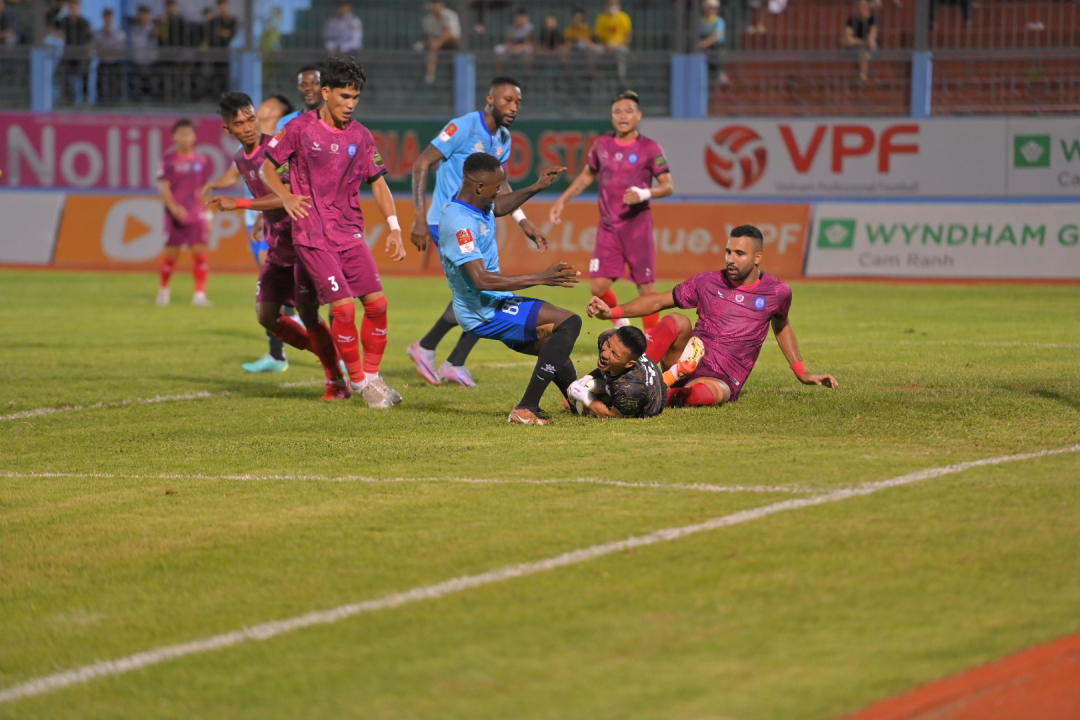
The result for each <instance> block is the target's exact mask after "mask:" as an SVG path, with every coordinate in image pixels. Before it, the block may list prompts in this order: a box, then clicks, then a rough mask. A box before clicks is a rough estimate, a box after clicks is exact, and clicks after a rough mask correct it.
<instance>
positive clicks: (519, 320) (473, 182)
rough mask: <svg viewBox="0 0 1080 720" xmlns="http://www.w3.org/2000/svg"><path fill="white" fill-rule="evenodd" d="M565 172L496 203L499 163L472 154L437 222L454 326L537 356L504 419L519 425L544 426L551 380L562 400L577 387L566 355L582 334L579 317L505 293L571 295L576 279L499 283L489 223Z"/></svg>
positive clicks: (540, 276) (565, 269)
mask: <svg viewBox="0 0 1080 720" xmlns="http://www.w3.org/2000/svg"><path fill="white" fill-rule="evenodd" d="M565 169H566V168H556V167H549V168H544V170H543V171H541V173H540V179H539V180H537V181H536V182H535V183H534V184H532V185H531V186H529V187H527V188H523V189H521V190H515V191H514V192H511V193H505V194H503V195H499V188H500V187H501V186H502V184H503V180H504V179H505V178H506V174H505V172H504V171H503V168H502V163H501V162H500V161H499V159H498V158H497V157H495V156H493V155H488V154H487V153H484V152H478V153H473V154H472V155H470V156H469V157H468V158H466V159H465V165H464V166H463V168H462V170H463V178H462V182H461V190H459V191H458V194H457V197H455V198H454V199H453V200H451V201H450V202H449V203H447V204H446V207H445V208H444V209H443V213H442V216H441V217H440V220H439V255H440V257H441V258H442V264H443V270H444V271H445V272H446V279H447V282H448V283H449V285H450V290H451V292H452V293H453V295H454V300H453V305H454V315H455V317H457V321H458V324H460V325H461V327H462V329H464V330H466V331H468V332H471V333H473V334H475V335H476V336H478V337H482V338H489V339H491V340H501V341H502V342H503V343H504V344H505V345H506V346H507V347H508V348H510V349H511V350H515V351H517V352H519V353H524V354H526V355H536V356H537V358H536V368H535V369H534V370H533V375H532V378H531V379H530V380H529V386H528V387H527V388H526V390H525V395H524V396H523V397H522V398H521V402H520V403H518V405H517V407H515V408H514V409H513V410H511V411H510V416H509V417H508V418H507V420H508V421H509V422H511V423H517V424H519V425H547V424H548V421H547V419H546V418H545V417H544V413H543V411H541V410H540V398H542V397H543V395H544V390H546V389H547V386H548V385H550V384H551V382H552V381H553V380H554V381H555V384H556V385H557V386H558V388H559V390H561V391H562V393H563V397H566V392H567V390H568V389H569V387H570V384H571V383H572V382H574V380H576V379H577V370H575V369H574V363H573V362H571V360H570V353H571V352H572V351H573V349H574V342H575V341H576V340H577V336H578V333H580V332H581V316H580V315H575V314H574V313H572V312H570V311H569V310H563V309H562V308H560V307H555V306H554V305H552V304H550V303H546V302H544V301H543V300H534V299H532V298H523V297H518V296H516V295H514V293H513V292H511V291H513V290H522V289H524V288H528V287H534V286H536V285H553V286H555V287H571V286H572V285H574V284H575V283H577V281H578V276H580V275H581V273H579V272H578V271H576V270H574V268H572V267H570V265H568V264H566V263H564V262H562V261H559V262H556V263H554V264H553V265H552V266H551V267H549V268H548V269H547V270H544V271H543V272H538V273H532V274H529V275H503V274H502V272H501V270H500V269H499V246H498V244H496V242H495V218H496V216H502V215H509V214H510V213H512V212H513V211H514V210H516V209H518V207H520V206H521V204H522V203H524V202H525V201H526V200H528V199H529V198H531V197H532V196H533V195H535V194H536V193H538V192H540V191H541V190H544V189H545V188H547V187H549V186H550V185H551V183H552V182H554V181H555V178H557V177H558V176H559V174H560V173H562V172H563V170H565Z"/></svg>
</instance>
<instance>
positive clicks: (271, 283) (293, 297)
mask: <svg viewBox="0 0 1080 720" xmlns="http://www.w3.org/2000/svg"><path fill="white" fill-rule="evenodd" d="M218 112H219V113H220V114H221V119H222V120H223V121H224V122H225V131H226V132H228V133H229V134H230V135H232V136H233V137H234V138H236V140H237V141H239V142H240V148H239V149H238V150H237V151H236V154H235V155H234V156H233V163H234V166H235V167H236V168H237V171H238V175H239V176H240V177H242V178H243V179H244V183H245V184H246V185H247V188H248V191H249V192H250V193H251V194H252V195H253V196H254V198H230V197H226V196H224V195H217V196H215V197H213V198H211V200H210V201H209V204H210V205H212V206H213V207H216V208H217V209H218V210H235V209H237V208H244V209H248V210H256V211H261V212H262V214H263V215H264V216H265V224H266V242H267V246H268V247H269V250H268V251H267V253H266V259H265V261H264V262H263V264H262V268H261V270H260V272H259V282H258V283H257V285H256V295H255V311H256V314H257V315H258V318H259V323H260V324H261V325H262V326H263V327H264V328H266V331H267V332H268V333H273V334H274V336H275V337H277V338H280V339H281V340H283V341H285V342H287V343H289V344H290V345H292V346H293V347H295V348H299V349H300V350H310V351H311V352H313V353H314V354H315V356H316V357H318V358H319V361H320V362H321V363H322V366H323V370H324V372H325V374H326V394H325V395H323V399H324V400H336V399H339V398H347V397H349V396H350V394H351V393H350V391H349V385H348V383H347V382H346V381H345V379H344V377H343V376H342V373H341V370H340V369H339V368H338V358H337V350H336V349H335V346H334V340H333V338H332V337H331V335H330V329H329V328H328V327H327V326H326V324H325V323H323V322H321V321H320V319H319V303H318V302H317V301H316V299H315V298H314V297H312V295H311V292H310V288H311V285H312V283H311V279H310V278H309V277H308V276H307V274H306V273H305V272H304V270H303V268H301V267H298V266H297V265H298V260H297V257H296V249H295V248H294V247H293V242H292V220H291V219H290V218H289V215H288V213H286V212H285V210H284V209H283V205H282V202H281V198H279V197H278V196H277V195H275V194H273V193H272V192H270V190H269V188H267V187H266V185H265V184H264V183H263V181H262V178H261V177H260V175H259V172H260V170H261V169H262V166H263V163H264V162H265V161H266V148H267V146H268V145H269V143H270V138H271V137H272V136H271V135H267V134H265V133H263V132H262V131H261V129H260V127H259V120H258V117H257V115H256V114H255V107H254V105H253V103H252V102H251V98H250V97H248V96H247V95H245V94H244V93H240V92H230V93H225V94H224V95H222V96H221V102H219V103H218ZM303 200H304V204H305V205H306V202H307V199H306V198H303ZM302 288H306V289H307V292H305V291H304V290H302ZM290 306H295V307H296V308H298V309H299V310H300V315H301V317H302V318H303V320H304V325H306V328H305V327H304V326H302V325H300V324H299V323H298V322H296V321H295V320H293V319H292V318H291V317H289V316H288V315H284V314H282V310H283V309H284V308H286V307H290Z"/></svg>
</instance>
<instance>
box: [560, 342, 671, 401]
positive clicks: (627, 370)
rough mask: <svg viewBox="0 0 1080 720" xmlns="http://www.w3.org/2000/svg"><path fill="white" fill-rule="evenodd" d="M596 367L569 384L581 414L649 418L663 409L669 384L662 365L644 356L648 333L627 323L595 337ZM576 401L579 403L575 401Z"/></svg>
mask: <svg viewBox="0 0 1080 720" xmlns="http://www.w3.org/2000/svg"><path fill="white" fill-rule="evenodd" d="M596 344H597V346H598V347H599V349H600V356H599V357H598V358H597V361H596V369H595V370H593V371H592V372H591V373H589V374H588V375H585V376H584V377H582V378H579V379H578V380H575V381H574V382H573V383H572V384H571V385H570V390H569V393H568V394H569V396H570V402H573V403H574V407H575V408H576V410H577V412H578V414H579V415H582V416H584V417H599V418H647V417H653V416H655V415H659V414H660V413H662V412H663V411H664V405H665V403H666V401H667V385H665V384H664V381H663V380H662V379H661V377H660V368H658V367H657V366H656V363H655V362H653V361H652V360H650V359H649V358H648V356H646V355H645V351H646V349H647V346H648V340H646V339H645V333H643V332H641V331H640V330H638V329H637V328H636V327H633V326H630V325H627V326H624V327H620V328H611V329H610V330H605V331H604V332H602V333H600V337H598V338H597V339H596ZM575 401H576V402H575Z"/></svg>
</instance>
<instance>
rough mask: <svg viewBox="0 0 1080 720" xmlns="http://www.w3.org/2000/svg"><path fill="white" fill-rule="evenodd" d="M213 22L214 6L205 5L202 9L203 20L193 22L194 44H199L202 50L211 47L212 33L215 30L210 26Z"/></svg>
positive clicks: (192, 34)
mask: <svg viewBox="0 0 1080 720" xmlns="http://www.w3.org/2000/svg"><path fill="white" fill-rule="evenodd" d="M213 22H214V8H212V7H209V6H207V7H204V8H203V9H202V21H201V22H199V23H192V24H191V36H192V43H191V44H192V45H195V46H197V47H198V48H199V49H200V50H209V49H210V33H211V32H213V30H212V29H211V27H210V26H211V25H212V24H213Z"/></svg>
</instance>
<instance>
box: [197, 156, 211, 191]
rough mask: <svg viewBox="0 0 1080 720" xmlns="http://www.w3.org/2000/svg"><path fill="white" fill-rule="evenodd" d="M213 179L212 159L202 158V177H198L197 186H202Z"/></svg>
mask: <svg viewBox="0 0 1080 720" xmlns="http://www.w3.org/2000/svg"><path fill="white" fill-rule="evenodd" d="M213 179H214V161H213V160H211V159H210V158H208V157H207V158H203V163H202V177H200V178H199V187H202V186H203V185H205V184H206V183H208V182H210V181H211V180H213Z"/></svg>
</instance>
